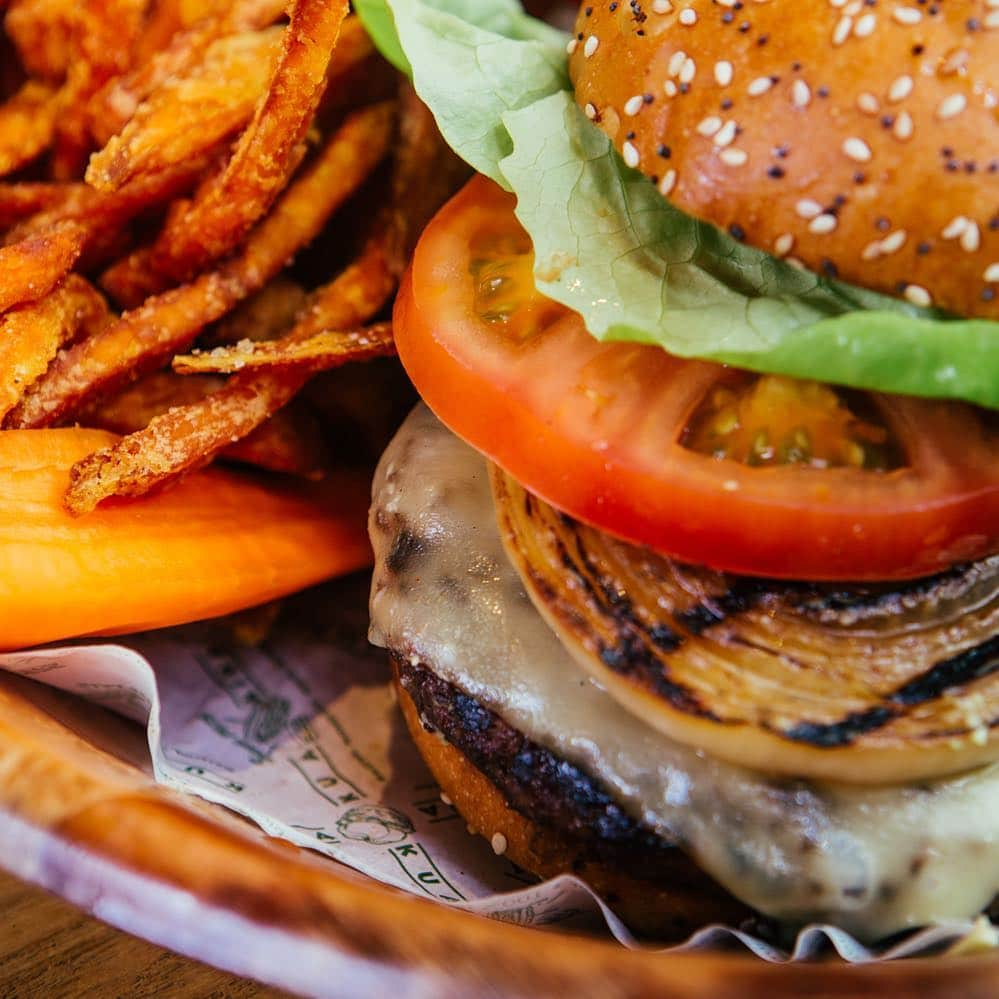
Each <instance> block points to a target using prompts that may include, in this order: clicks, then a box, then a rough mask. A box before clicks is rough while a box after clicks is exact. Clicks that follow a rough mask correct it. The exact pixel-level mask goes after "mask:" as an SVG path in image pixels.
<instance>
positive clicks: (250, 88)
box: [0, 27, 283, 191]
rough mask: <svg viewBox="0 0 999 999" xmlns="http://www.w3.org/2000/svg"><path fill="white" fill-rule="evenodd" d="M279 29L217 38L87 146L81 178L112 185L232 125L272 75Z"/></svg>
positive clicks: (183, 155)
mask: <svg viewBox="0 0 999 999" xmlns="http://www.w3.org/2000/svg"><path fill="white" fill-rule="evenodd" d="M282 32H283V29H281V28H277V27H275V28H267V29H265V30H264V31H255V32H243V33H240V34H236V35H229V36H228V37H226V38H222V39H220V40H218V41H216V42H215V43H214V44H213V45H211V46H210V47H209V49H208V51H207V52H206V53H205V59H204V62H202V63H201V64H200V65H199V66H197V67H196V68H195V69H194V70H193V71H192V72H191V73H189V74H188V75H186V76H183V77H175V78H173V79H171V80H169V81H167V82H166V83H165V84H164V85H163V86H162V87H160V88H159V89H158V90H157V91H156V92H155V93H154V94H153V95H152V96H151V97H150V98H149V99H148V100H147V101H145V102H144V103H143V104H141V105H140V106H139V108H138V109H137V110H136V112H135V114H134V115H133V116H132V119H131V121H129V123H128V124H127V125H126V126H125V128H124V130H123V131H122V132H121V134H120V135H117V136H115V137H114V138H112V139H111V141H110V142H108V144H107V145H106V146H105V147H104V148H103V149H102V150H100V151H99V152H97V153H94V155H93V156H92V157H91V158H90V165H89V167H88V168H87V175H86V176H87V182H88V183H89V184H91V185H93V186H94V187H96V188H97V189H98V190H102V191H114V190H117V189H118V188H120V187H121V186H122V184H124V183H126V182H127V181H129V180H132V179H133V178H134V177H135V176H136V175H138V174H141V173H152V172H155V171H158V170H163V169H166V168H167V167H172V166H174V165H175V164H178V163H183V162H185V161H186V160H188V159H190V158H191V157H193V156H200V155H201V154H202V153H204V152H207V151H209V150H211V149H213V148H214V147H215V146H216V144H217V143H219V142H221V141H222V140H223V139H225V138H227V137H228V136H230V135H233V134H234V133H235V132H237V131H238V130H239V129H240V128H241V127H242V126H243V125H245V124H246V122H247V121H248V120H249V119H250V116H251V115H252V114H253V109H254V107H255V106H256V103H257V101H258V100H259V98H260V96H261V94H263V92H264V89H265V88H266V86H267V83H268V81H269V80H270V78H271V74H272V72H273V68H274V65H275V63H276V61H277V56H278V53H279V51H280V44H281V35H282ZM0 134H2V133H0ZM0 166H2V160H0Z"/></svg>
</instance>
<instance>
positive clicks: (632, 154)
mask: <svg viewBox="0 0 999 999" xmlns="http://www.w3.org/2000/svg"><path fill="white" fill-rule="evenodd" d="M621 155H622V156H624V162H625V163H627V164H628V166H630V167H631V168H632V170H634V169H635V168H636V167H637V166H638V163H639V160H640V159H641V157H640V156H639V154H638V149H637V147H636V146H635V144H634V143H632V142H626V143H625V144H624V145H623V146H622V147H621Z"/></svg>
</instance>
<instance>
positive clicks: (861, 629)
mask: <svg viewBox="0 0 999 999" xmlns="http://www.w3.org/2000/svg"><path fill="white" fill-rule="evenodd" d="M492 484H493V495H494V499H495V501H496V509H497V516H498V519H499V527H500V533H501V534H502V536H503V541H504V544H505V545H506V548H507V551H508V553H509V555H510V557H511V559H512V561H513V564H514V565H515V566H516V567H517V570H518V571H519V573H520V575H521V578H522V579H523V581H524V585H525V586H526V588H527V591H528V593H529V594H530V596H531V599H532V600H533V601H534V603H535V605H536V606H537V608H538V610H539V611H540V612H541V614H542V615H543V616H544V617H545V619H546V620H547V621H548V622H549V624H550V625H551V626H552V627H553V628H554V629H555V631H556V633H557V634H558V635H559V637H560V638H561V639H562V641H563V643H564V644H565V646H566V647H567V648H568V649H569V650H570V651H571V652H572V654H573V655H574V657H575V658H576V659H577V660H578V661H579V662H580V663H581V664H582V665H583V667H584V668H585V669H587V670H588V671H589V672H590V673H592V674H593V675H594V676H595V677H596V678H597V679H598V680H599V681H600V683H601V684H603V685H604V686H605V687H606V688H607V690H608V691H609V693H610V694H611V695H612V696H613V697H614V698H615V699H617V700H618V701H619V702H620V703H621V704H622V705H624V706H625V707H626V708H628V709H629V710H630V711H632V712H633V713H634V714H636V715H637V716H638V717H640V718H641V719H643V720H644V721H645V722H647V723H648V724H650V725H652V726H653V727H655V728H657V729H659V730H660V731H662V732H665V733H666V734H667V735H669V736H670V737H671V738H674V739H677V740H678V741H681V742H684V743H687V744H689V745H695V746H698V747H701V748H703V749H705V750H707V751H708V752H710V753H712V754H714V755H715V756H717V757H719V758H721V759H724V760H728V761H730V762H732V763H737V764H741V765H743V766H748V767H753V768H755V769H757V770H760V771H764V772H770V773H777V774H787V775H794V776H800V777H812V778H817V779H829V780H838V781H847V782H851V783H857V784H882V783H898V782H903V781H906V782H911V781H913V780H918V779H922V778H929V777H939V776H943V775H946V774H953V773H958V772H961V771H964V770H968V769H970V768H972V767H975V766H978V765H981V764H984V763H986V762H989V761H992V760H994V759H996V758H997V757H999V556H992V557H990V558H987V559H983V560H982V561H979V562H976V563H973V564H970V565H967V566H963V567H957V568H955V569H953V570H951V571H948V572H945V573H942V574H940V575H937V576H934V577H931V578H929V579H923V580H913V581H910V582H907V583H895V584H885V585H880V586H871V585H863V586H855V587H848V586H843V585H838V586H834V585H820V584H811V583H794V582H786V581H772V580H764V579H755V578H750V577H745V576H731V575H725V574H722V573H718V572H714V571H711V570H708V569H703V568H694V567H690V566H687V565H683V564H680V563H678V562H675V561H673V560H671V559H669V558H667V557H665V556H662V555H659V554H657V553H655V552H652V551H650V550H648V549H645V548H639V547H636V546H634V545H630V544H628V543H627V542H624V541H620V540H617V539H616V538H612V537H611V536H610V535H607V534H604V533H602V532H601V531H598V530H596V529H595V528H592V527H588V526H586V525H584V524H581V523H579V522H578V521H576V520H573V519H572V518H570V517H568V516H566V515H564V514H562V513H560V512H559V511H557V510H555V509H554V508H553V507H551V506H549V505H548V504H547V503H544V502H543V501H541V500H539V499H537V498H536V497H535V496H533V495H531V494H530V493H528V492H527V491H526V490H525V489H524V488H523V487H522V486H520V485H519V484H518V483H517V482H516V481H515V480H514V479H512V478H511V477H510V476H509V475H507V474H506V473H505V472H503V471H502V470H500V469H499V468H497V467H495V466H493V469H492Z"/></svg>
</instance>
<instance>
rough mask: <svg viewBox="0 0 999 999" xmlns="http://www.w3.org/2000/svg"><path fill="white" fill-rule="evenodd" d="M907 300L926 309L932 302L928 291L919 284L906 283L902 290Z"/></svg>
mask: <svg viewBox="0 0 999 999" xmlns="http://www.w3.org/2000/svg"><path fill="white" fill-rule="evenodd" d="M902 294H903V295H904V296H905V299H906V301H907V302H911V303H912V304H913V305H918V306H920V307H921V308H924V309H927V308H929V307H930V306H931V305H932V304H933V299H932V298H930V293H929V292H928V291H927V290H926V289H925V288H924V287H923V286H922V285H920V284H907V285H906V286H905V291H903V292H902Z"/></svg>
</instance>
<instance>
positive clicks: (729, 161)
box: [718, 147, 749, 167]
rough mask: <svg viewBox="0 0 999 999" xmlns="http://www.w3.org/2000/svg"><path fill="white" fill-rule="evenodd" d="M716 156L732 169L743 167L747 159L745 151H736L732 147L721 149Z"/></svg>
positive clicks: (747, 155)
mask: <svg viewBox="0 0 999 999" xmlns="http://www.w3.org/2000/svg"><path fill="white" fill-rule="evenodd" d="M718 155H719V158H720V159H721V161H722V163H724V164H725V165H726V166H732V167H740V166H745V164H746V161H747V160H748V159H749V153H747V152H746V150H745V149H736V148H734V147H730V148H728V149H723V150H722V151H721V152H720V153H719V154H718Z"/></svg>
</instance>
